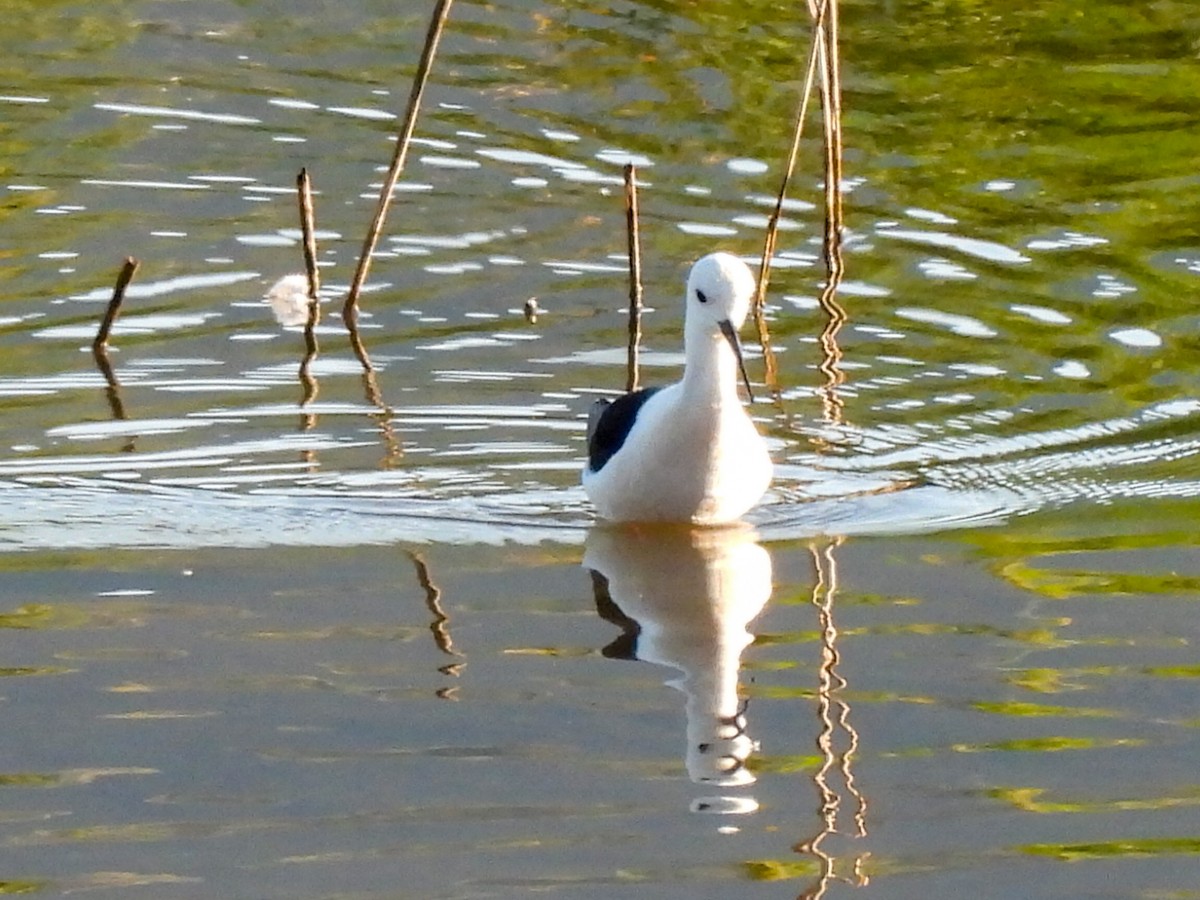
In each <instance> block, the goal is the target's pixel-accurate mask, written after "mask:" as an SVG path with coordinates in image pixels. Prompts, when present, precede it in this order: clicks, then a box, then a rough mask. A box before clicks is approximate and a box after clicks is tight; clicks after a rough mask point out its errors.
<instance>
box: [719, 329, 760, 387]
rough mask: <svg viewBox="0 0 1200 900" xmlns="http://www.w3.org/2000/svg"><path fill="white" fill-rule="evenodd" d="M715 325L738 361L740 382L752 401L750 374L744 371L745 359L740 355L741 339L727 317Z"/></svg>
mask: <svg viewBox="0 0 1200 900" xmlns="http://www.w3.org/2000/svg"><path fill="white" fill-rule="evenodd" d="M717 327H718V328H720V329H721V334H723V335H725V340H727V341H729V346H730V347H732V348H733V355H734V356H736V357H737V361H738V369H739V370H740V371H741V373H742V382H743V383H744V384H745V385H746V394H747V395H748V396H749V397H750V402H751V403H753V402H754V391H752V390H750V376H749V375H748V374H747V373H746V360H745V359H744V358H743V357H742V341H741V338H739V337H738V333H737V329H736V328H734V327H733V323H732V322H730V321H729V320H728V319H722V320H721V321H720V322H718V323H717Z"/></svg>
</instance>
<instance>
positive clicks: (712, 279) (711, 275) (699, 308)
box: [687, 253, 755, 331]
mask: <svg viewBox="0 0 1200 900" xmlns="http://www.w3.org/2000/svg"><path fill="white" fill-rule="evenodd" d="M754 289H755V281H754V276H753V275H752V274H751V273H750V267H749V266H747V265H746V264H745V263H744V262H742V261H741V260H740V259H738V258H737V257H736V256H734V255H733V254H732V253H710V254H708V256H705V257H702V258H700V259H698V260H696V263H695V265H693V266H692V271H691V273H690V274H689V275H688V282H687V316H688V318H689V319H695V318H698V319H700V320H701V321H707V322H712V323H713V324H716V323H717V322H720V321H721V320H722V319H728V320H729V323H730V324H731V325H732V326H733V327H734V330H735V331H736V330H740V329H741V327H742V324H743V323H744V322H745V321H746V316H747V315H748V314H749V312H750V301H751V300H752V299H753V298H754Z"/></svg>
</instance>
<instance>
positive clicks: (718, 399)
mask: <svg viewBox="0 0 1200 900" xmlns="http://www.w3.org/2000/svg"><path fill="white" fill-rule="evenodd" d="M684 354H685V358H686V362H685V363H684V369H683V391H684V394H685V395H686V396H688V397H690V398H694V399H696V400H704V401H707V402H709V403H712V404H713V405H720V404H724V403H738V402H740V401H739V400H738V392H737V391H738V389H737V385H738V378H739V375H738V363H737V355H736V354H735V353H734V352H733V348H732V347H730V346H729V341H727V340H726V339H725V336H724V335H723V334H721V332H719V331H713V330H710V329H709V328H708V327H705V325H704V324H701V323H696V324H693V323H691V322H688V323H686V324H685V325H684Z"/></svg>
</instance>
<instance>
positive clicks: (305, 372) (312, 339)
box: [296, 169, 321, 427]
mask: <svg viewBox="0 0 1200 900" xmlns="http://www.w3.org/2000/svg"><path fill="white" fill-rule="evenodd" d="M296 192H297V197H298V200H299V204H300V233H301V235H302V236H303V247H304V271H305V274H307V275H308V319H307V320H306V321H305V323H304V359H303V360H301V362H300V382H301V384H303V386H304V398H303V399H302V400H301V401H300V405H301V406H304V405H305V404H307V403H310V402H312V401H313V400H314V399H316V396H317V380H316V379H315V378H313V377H312V372H311V367H312V363H313V360H315V359H316V358H317V353H318V351H319V350H320V347H319V346H318V344H317V333H316V329H317V323H318V322H320V320H321V302H320V298H319V294H320V290H321V276H320V273H319V272H318V269H317V238H316V226H315V219H316V217H315V215H314V213H313V199H312V180H311V179H310V178H309V175H308V169H301V170H300V174H299V175H298V176H297V177H296ZM309 427H311V424H310V425H309Z"/></svg>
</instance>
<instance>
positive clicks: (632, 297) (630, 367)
mask: <svg viewBox="0 0 1200 900" xmlns="http://www.w3.org/2000/svg"><path fill="white" fill-rule="evenodd" d="M625 235H626V243H627V247H628V253H629V355H628V360H627V363H626V376H625V390H626V391H636V390H637V389H638V381H639V377H640V376H639V371H638V353H639V351H640V349H641V343H642V241H641V234H640V232H639V227H638V195H637V167H636V166H634V164H633V163H629V164H627V165H626V166H625Z"/></svg>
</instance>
